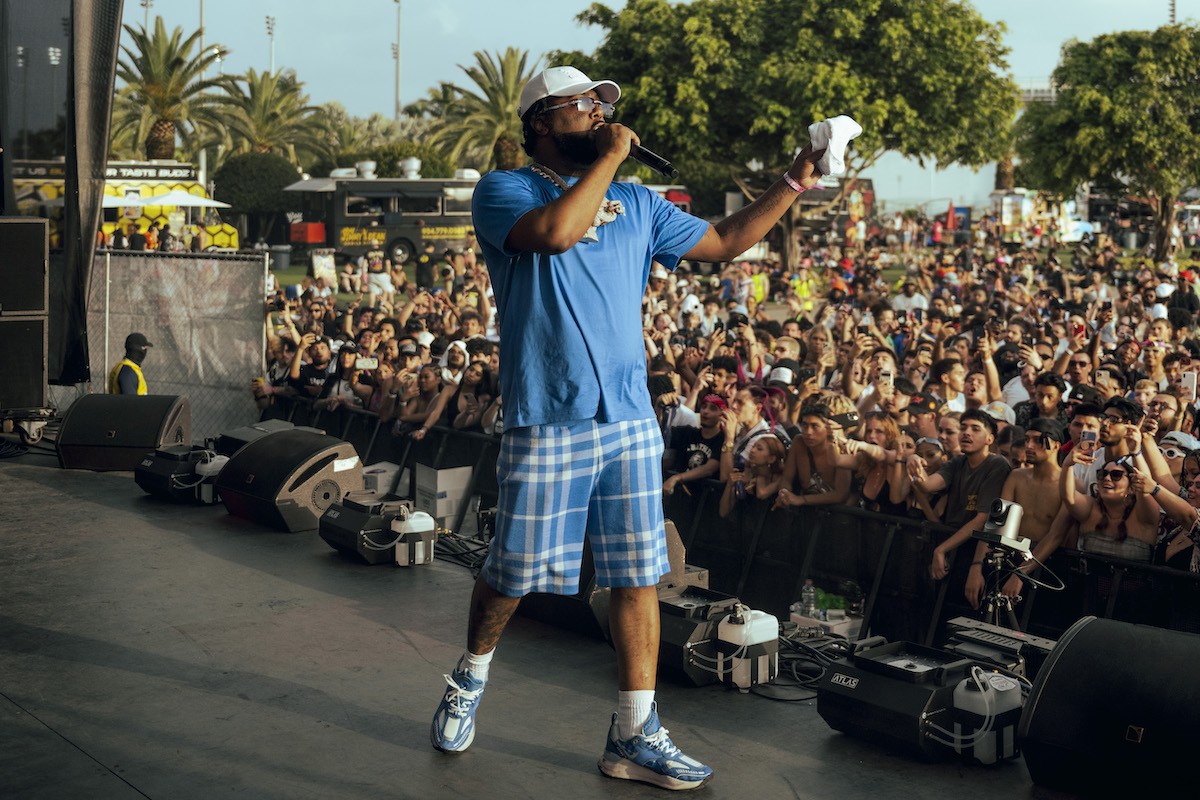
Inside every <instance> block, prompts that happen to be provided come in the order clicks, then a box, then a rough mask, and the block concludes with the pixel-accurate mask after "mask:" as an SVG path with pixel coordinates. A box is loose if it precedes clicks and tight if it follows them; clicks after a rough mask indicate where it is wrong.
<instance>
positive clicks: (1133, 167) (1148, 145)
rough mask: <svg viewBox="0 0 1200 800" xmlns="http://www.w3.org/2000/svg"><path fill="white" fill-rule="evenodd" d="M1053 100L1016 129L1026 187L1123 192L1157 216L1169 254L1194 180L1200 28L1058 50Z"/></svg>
mask: <svg viewBox="0 0 1200 800" xmlns="http://www.w3.org/2000/svg"><path fill="white" fill-rule="evenodd" d="M1053 81H1054V85H1055V86H1056V88H1057V95H1056V97H1055V99H1054V101H1053V102H1049V103H1043V104H1034V105H1032V106H1030V108H1029V109H1027V110H1026V112H1025V114H1023V115H1022V117H1021V119H1020V120H1018V123H1017V147H1018V150H1017V152H1018V154H1019V155H1020V157H1021V160H1022V163H1021V168H1022V174H1023V175H1025V176H1026V177H1027V178H1028V179H1030V180H1032V181H1035V184H1034V186H1033V187H1031V188H1038V189H1043V190H1045V191H1048V192H1051V193H1054V194H1058V195H1060V196H1068V195H1071V194H1073V193H1074V191H1075V189H1076V187H1078V186H1079V185H1080V184H1082V183H1085V182H1091V183H1098V184H1101V185H1104V184H1109V185H1116V186H1122V187H1124V191H1125V192H1127V193H1129V194H1133V195H1137V196H1140V197H1144V198H1146V199H1147V200H1148V201H1149V202H1150V205H1151V207H1152V208H1153V209H1154V212H1155V216H1156V224H1155V234H1154V252H1155V253H1159V254H1165V253H1166V252H1167V245H1168V237H1169V235H1170V228H1171V223H1172V220H1173V217H1174V214H1175V204H1176V201H1177V200H1178V199H1179V197H1180V195H1181V193H1182V192H1183V191H1184V189H1186V188H1188V187H1190V186H1194V185H1196V183H1197V178H1198V177H1200V28H1197V27H1195V26H1191V25H1167V26H1164V27H1161V28H1159V29H1157V30H1154V31H1121V32H1117V33H1111V34H1105V35H1103V36H1098V37H1096V38H1095V39H1093V40H1092V41H1090V42H1071V43H1070V44H1068V45H1067V46H1065V47H1064V48H1063V51H1062V58H1061V60H1060V61H1059V64H1058V67H1057V68H1055V70H1054V75H1053Z"/></svg>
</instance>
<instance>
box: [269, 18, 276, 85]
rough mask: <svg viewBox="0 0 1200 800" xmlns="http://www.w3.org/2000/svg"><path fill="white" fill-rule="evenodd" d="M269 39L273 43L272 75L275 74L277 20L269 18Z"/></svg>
mask: <svg viewBox="0 0 1200 800" xmlns="http://www.w3.org/2000/svg"><path fill="white" fill-rule="evenodd" d="M267 38H268V39H269V40H270V41H271V74H272V75H273V74H275V18H274V17H267Z"/></svg>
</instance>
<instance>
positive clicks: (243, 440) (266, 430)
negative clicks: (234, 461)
mask: <svg viewBox="0 0 1200 800" xmlns="http://www.w3.org/2000/svg"><path fill="white" fill-rule="evenodd" d="M291 430H304V431H310V432H312V433H325V431H323V430H321V429H319V428H306V427H297V426H296V425H293V424H292V423H290V422H288V421H287V420H283V419H264V420H262V421H260V422H256V423H254V424H253V425H245V426H243V427H241V428H234V429H233V430H230V431H225V432H224V433H222V434H221V435H220V436H218V437H217V441H216V445H215V446H214V447H213V449H214V450H215V451H216V453H217V455H221V456H232V455H233V454H234V453H236V452H237V451H238V450H241V449H242V448H243V447H245V446H246V445H247V444H249V443H250V442H252V441H254V440H255V439H261V438H262V437H264V436H270V435H271V434H273V433H279V432H280V431H291Z"/></svg>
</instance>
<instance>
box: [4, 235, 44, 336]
mask: <svg viewBox="0 0 1200 800" xmlns="http://www.w3.org/2000/svg"><path fill="white" fill-rule="evenodd" d="M48 225H49V223H48V222H47V221H46V220H44V219H37V218H35V217H0V314H31V315H38V314H46V313H48V307H49V299H50V295H49V286H50V284H49V280H48V277H47V276H48V275H49V263H50V262H49V257H50V256H49V254H50V244H49V242H50V238H49V227H48ZM6 347H7V345H6Z"/></svg>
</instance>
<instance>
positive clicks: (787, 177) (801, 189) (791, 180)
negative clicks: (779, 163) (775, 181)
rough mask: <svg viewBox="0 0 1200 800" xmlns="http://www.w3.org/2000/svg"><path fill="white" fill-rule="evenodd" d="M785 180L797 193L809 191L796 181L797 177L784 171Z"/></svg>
mask: <svg viewBox="0 0 1200 800" xmlns="http://www.w3.org/2000/svg"><path fill="white" fill-rule="evenodd" d="M783 182H784V183H786V184H787V185H788V186H789V187H790V188H791V190H792V191H793V192H795V193H796V194H801V193H803V192H805V191H807V190H806V189H805V188H804V187H803V186H801V185H800V184H799V183H797V182H796V179H795V178H793V177H792V176H791V175H789V174H787V173H786V172H784V173H783Z"/></svg>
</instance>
